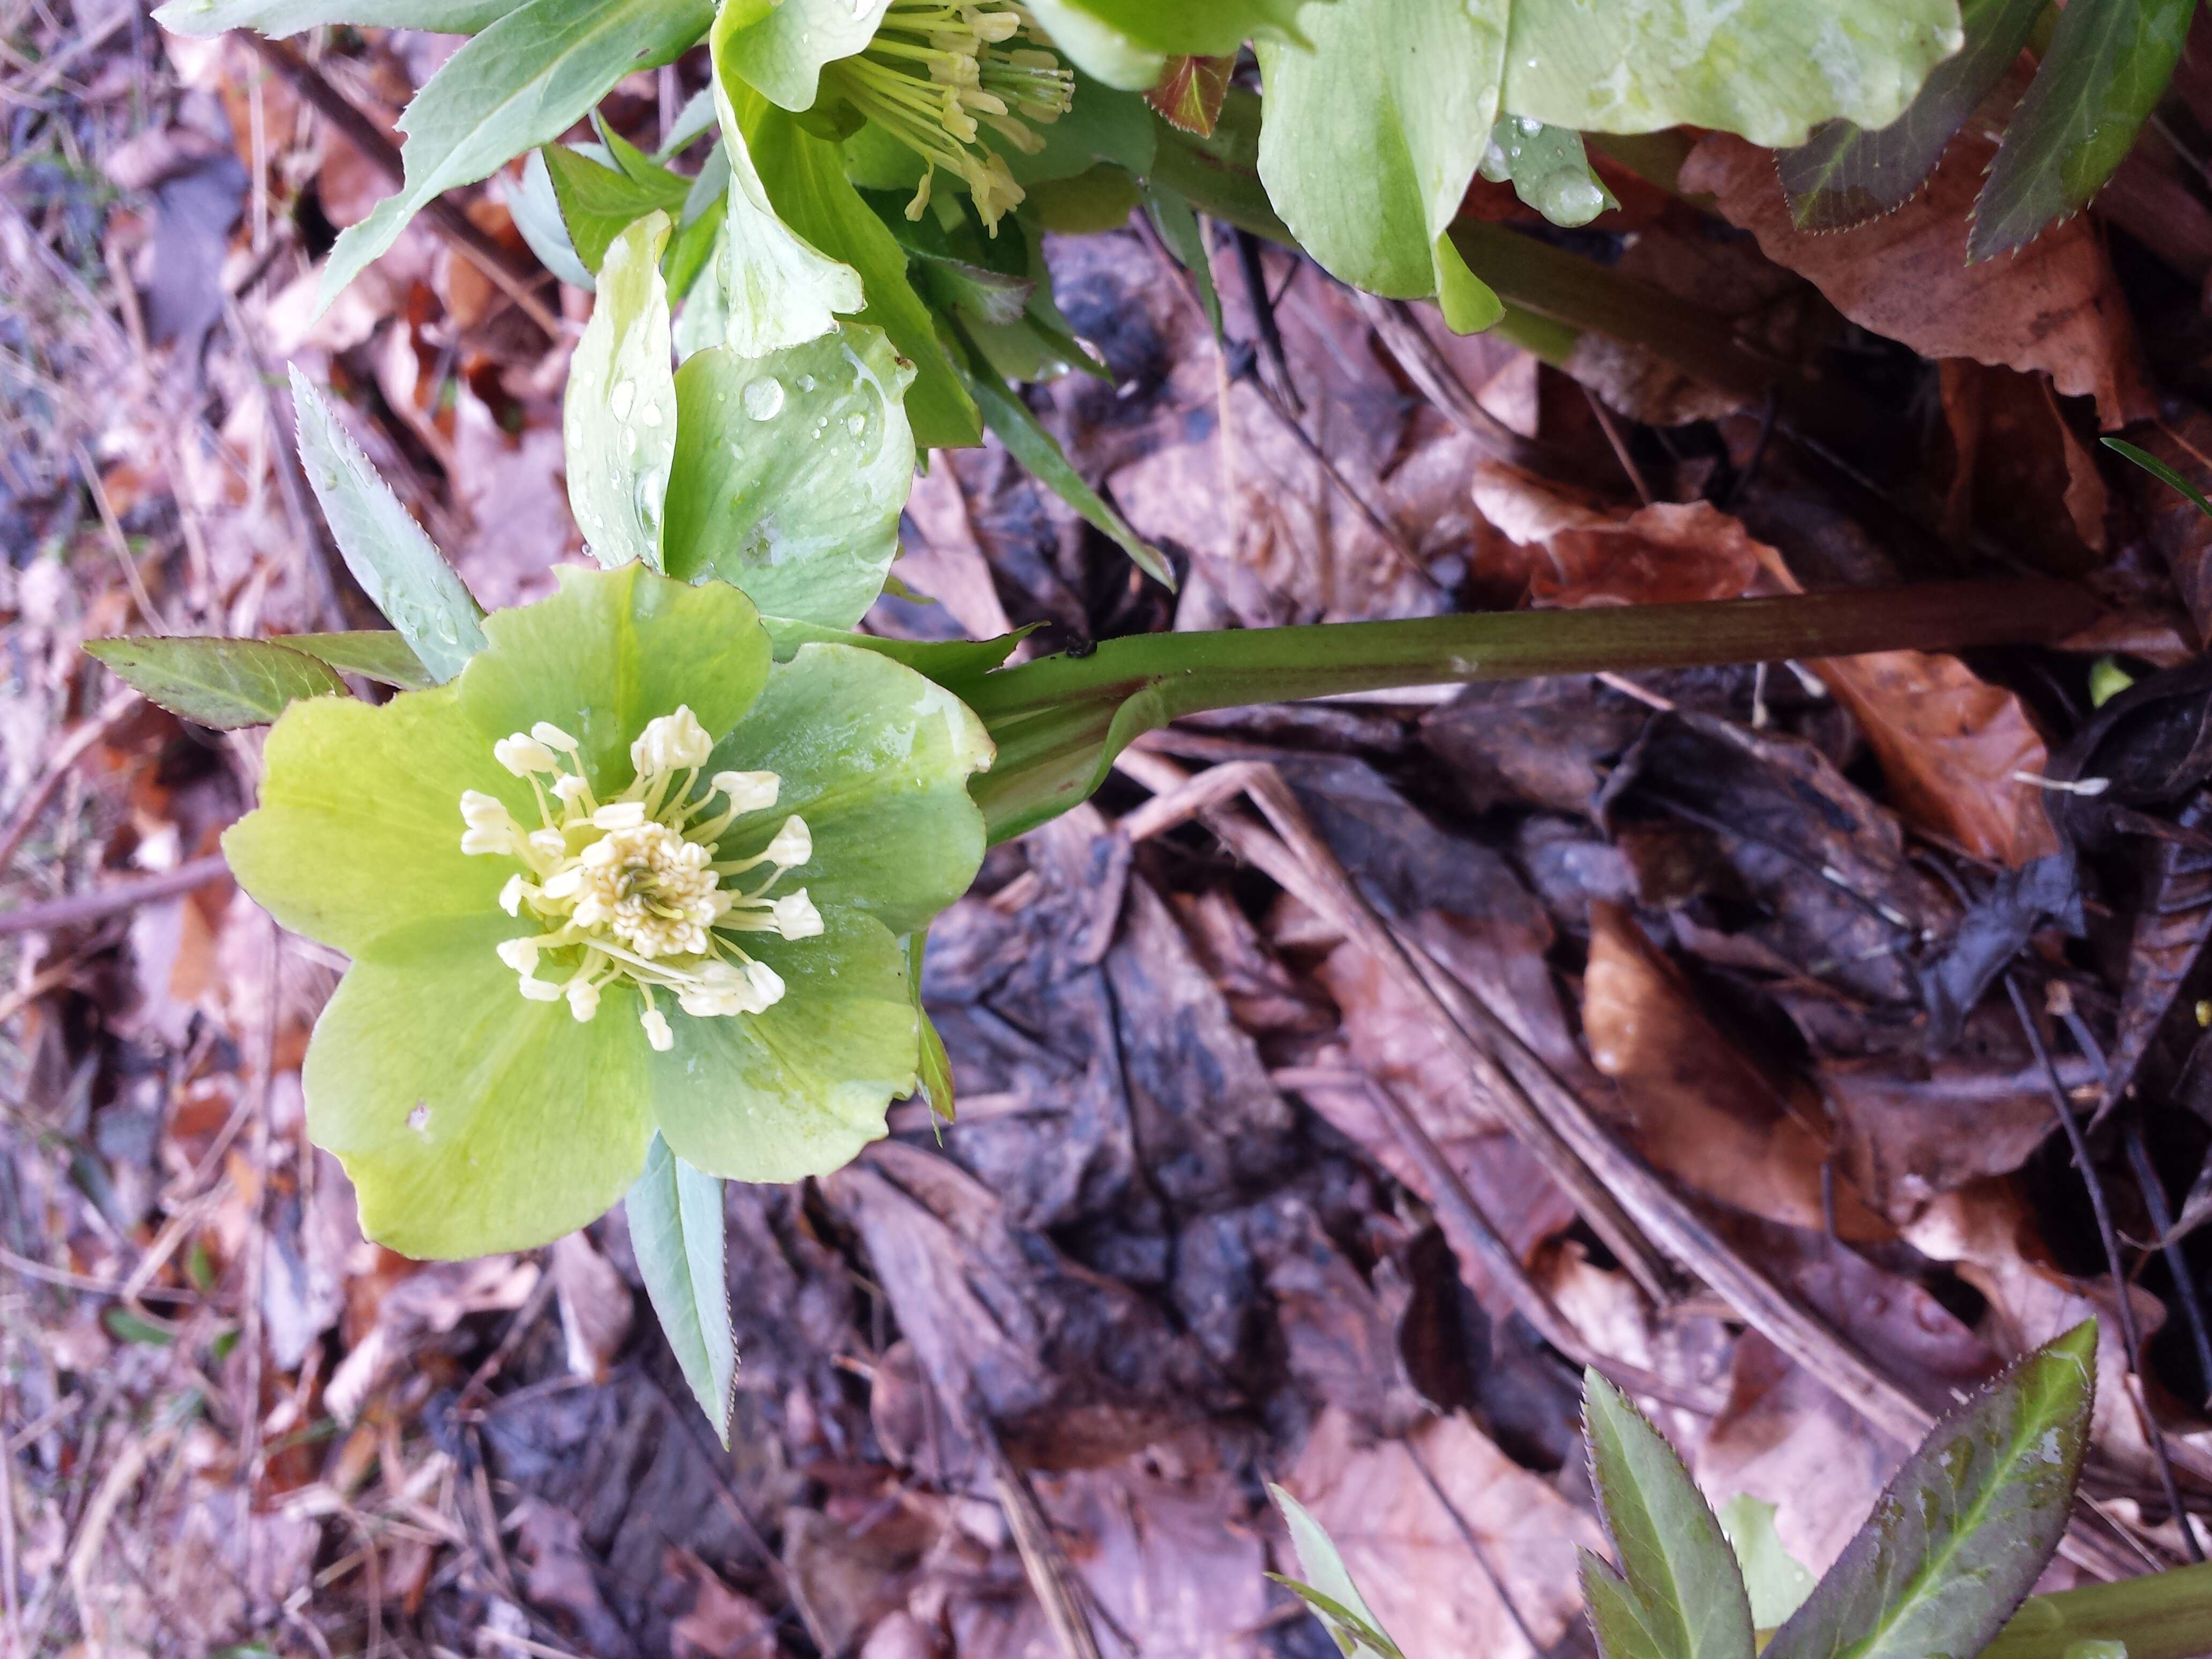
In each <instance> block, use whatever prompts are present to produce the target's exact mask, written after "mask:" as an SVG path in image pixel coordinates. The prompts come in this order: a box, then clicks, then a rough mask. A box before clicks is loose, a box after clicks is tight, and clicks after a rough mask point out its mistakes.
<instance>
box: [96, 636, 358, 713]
mask: <svg viewBox="0 0 2212 1659" xmlns="http://www.w3.org/2000/svg"><path fill="white" fill-rule="evenodd" d="M84 648H85V650H86V651H87V652H88V653H89V654H91V655H93V656H94V657H97V658H99V659H100V661H102V662H103V663H106V665H107V666H108V667H109V668H110V669H112V670H113V671H114V672H115V674H116V676H117V678H119V679H121V680H122V681H123V682H124V683H125V684H128V685H134V686H136V687H137V688H138V690H141V691H143V692H144V693H145V694H146V696H147V697H148V699H149V701H151V702H156V703H159V704H160V705H161V707H162V708H166V709H167V710H168V711H169V712H170V713H171V714H174V715H176V716H178V717H179V719H181V720H190V721H191V722H192V723H193V724H194V725H196V726H213V727H214V728H215V729H216V730H217V731H219V732H229V731H234V730H236V729H237V728H238V727H240V726H266V725H267V724H268V723H269V722H270V721H271V720H275V719H276V717H277V715H279V714H283V712H284V710H285V708H287V707H288V706H289V705H290V704H291V703H293V702H297V701H298V700H299V699H300V698H301V697H328V696H340V697H343V696H348V695H349V693H348V692H347V690H346V684H345V682H344V681H343V680H342V679H340V678H338V677H337V675H336V674H334V673H332V672H331V671H330V669H328V668H327V667H325V666H324V665H323V664H321V663H319V662H318V661H316V660H315V659H314V658H313V657H312V656H307V655H304V654H302V653H300V652H298V651H292V650H288V649H286V648H285V647H283V646H282V645H278V644H276V643H275V642H274V641H269V640H215V639H182V640H165V639H157V638H155V637H153V636H152V635H137V636H136V637H133V638H131V639H117V640H87V641H85V644H84Z"/></svg>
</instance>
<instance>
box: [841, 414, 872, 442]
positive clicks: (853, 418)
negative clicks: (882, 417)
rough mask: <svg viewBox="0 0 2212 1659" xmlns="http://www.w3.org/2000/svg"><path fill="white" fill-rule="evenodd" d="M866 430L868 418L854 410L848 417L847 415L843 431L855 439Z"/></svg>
mask: <svg viewBox="0 0 2212 1659" xmlns="http://www.w3.org/2000/svg"><path fill="white" fill-rule="evenodd" d="M867 429H868V417H867V416H866V415H863V414H862V413H860V410H857V409H856V410H854V411H853V412H852V413H851V414H850V415H848V416H846V417H845V430H846V431H848V432H849V433H851V434H852V435H854V437H855V438H857V437H859V436H860V435H861V434H862V433H863V432H866V430H867Z"/></svg>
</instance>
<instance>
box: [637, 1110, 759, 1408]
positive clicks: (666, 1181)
mask: <svg viewBox="0 0 2212 1659" xmlns="http://www.w3.org/2000/svg"><path fill="white" fill-rule="evenodd" d="M623 1212H624V1213H625V1214H627V1215H628V1217H629V1242H630V1249H631V1251H632V1252H633V1253H634V1254H635V1255H636V1257H637V1270H638V1273H640V1275H641V1276H642V1277H643V1279H644V1280H645V1293H646V1295H647V1297H650V1298H651V1299H652V1302H653V1312H654V1313H655V1314H656V1315H658V1316H659V1319H660V1328H661V1330H662V1331H663V1332H664V1333H665V1334H666V1335H667V1337H668V1346H670V1347H671V1349H673V1350H674V1351H675V1354H676V1363H677V1364H678V1365H680V1366H681V1367H683V1370H684V1381H685V1382H686V1383H690V1385H691V1397H692V1398H693V1399H694V1400H696V1401H698V1402H699V1409H700V1410H701V1411H702V1412H704V1413H707V1420H708V1422H710V1423H712V1424H713V1425H714V1432H715V1434H716V1435H718V1436H720V1438H721V1442H722V1445H723V1447H724V1448H725V1449H727V1448H728V1446H729V1443H730V1389H731V1385H732V1383H734V1382H735V1381H736V1379H737V1370H738V1350H737V1343H736V1341H735V1340H733V1339H732V1336H731V1334H730V1293H729V1287H728V1285H727V1282H726V1278H725V1273H726V1269H725V1267H724V1261H723V1257H724V1253H725V1252H724V1244H723V1215H722V1183H721V1182H719V1181H717V1180H716V1179H715V1178H714V1176H710V1175H702V1174H701V1173H700V1172H699V1171H698V1170H695V1169H693V1168H692V1167H691V1166H690V1164H686V1163H685V1162H684V1160H683V1159H682V1158H678V1157H677V1156H676V1154H675V1153H673V1152H670V1151H669V1150H668V1143H667V1142H666V1141H665V1140H663V1139H661V1138H660V1137H659V1135H657V1134H656V1135H655V1136H653V1145H652V1146H649V1147H647V1149H646V1153H645V1173H644V1174H642V1175H641V1176H638V1178H637V1182H636V1184H635V1186H633V1187H632V1188H630V1189H629V1197H628V1198H626V1199H625V1200H623Z"/></svg>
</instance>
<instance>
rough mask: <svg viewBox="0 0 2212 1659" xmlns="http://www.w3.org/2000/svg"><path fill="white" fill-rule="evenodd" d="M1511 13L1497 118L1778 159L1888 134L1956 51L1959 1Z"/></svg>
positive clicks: (1811, 0)
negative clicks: (1713, 137) (1667, 137)
mask: <svg viewBox="0 0 2212 1659" xmlns="http://www.w3.org/2000/svg"><path fill="white" fill-rule="evenodd" d="M1512 9H1513V16H1512V27H1511V30H1510V34H1509V35H1508V38H1507V42H1506V48H1505V63H1504V76H1505V84H1504V95H1503V96H1504V101H1503V103H1502V105H1501V107H1502V108H1503V110H1504V112H1505V113H1506V114H1509V115H1527V116H1532V117H1534V118H1535V119H1537V120H1539V121H1541V122H1543V123H1544V125H1547V126H1558V127H1571V128H1573V129H1575V130H1576V131H1582V132H1652V131H1657V130H1658V129H1660V128H1662V127H1671V126H1676V125H1685V124H1686V125H1695V126H1705V127H1719V128H1722V129H1723V130H1725V131H1729V132H1740V133H1741V134H1742V135H1743V136H1744V137H1747V138H1748V139H1750V140H1752V142H1753V143H1759V144H1766V145H1769V146H1771V147H1775V148H1780V147H1781V146H1784V145H1787V144H1801V143H1804V142H1805V136H1806V134H1807V132H1808V131H1810V130H1811V128H1813V127H1814V125H1817V124H1819V123H1820V122H1822V121H1826V120H1829V119H1832V118H1836V117H1838V116H1840V117H1841V118H1844V119H1845V120H1847V121H1855V122H1857V124H1858V125H1861V126H1863V127H1881V126H1887V125H1889V123H1890V122H1892V121H1893V120H1895V119H1896V118H1898V116H1899V114H1900V113H1901V112H1903V111H1904V109H1905V106H1906V104H1907V103H1909V102H1910V101H1911V99H1912V96H1913V94H1915V93H1917V91H1919V89H1920V83H1921V82H1923V80H1924V79H1926V78H1927V75H1928V72H1929V70H1931V69H1933V68H1934V67H1935V66H1936V64H1938V63H1941V62H1942V60H1943V59H1944V58H1948V57H1949V56H1950V55H1951V53H1953V52H1956V51H1957V50H1958V49H1959V45H1960V27H1959V7H1958V0H1858V3H1857V4H1854V5H1838V4H1836V3H1834V0H1763V3H1756V4H1745V5H1735V6H1728V7H1716V6H1713V5H1711V3H1709V0H1637V3H1626V0H1621V3H1609V4H1599V5H1593V4H1591V3H1590V0H1512ZM1485 130H1486V131H1487V128H1486V129H1485Z"/></svg>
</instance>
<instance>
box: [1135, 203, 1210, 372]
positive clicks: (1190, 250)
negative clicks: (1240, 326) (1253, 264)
mask: <svg viewBox="0 0 2212 1659" xmlns="http://www.w3.org/2000/svg"><path fill="white" fill-rule="evenodd" d="M1145 211H1146V213H1148V214H1150V215H1151V216H1152V228H1153V229H1155V230H1157V231H1158V232H1159V234H1160V240H1161V242H1162V243H1163V244H1164V245H1165V246H1166V248H1167V251H1168V252H1170V253H1172V254H1174V255H1175V257H1176V264H1180V265H1181V266H1182V268H1183V269H1184V270H1187V271H1188V272H1189V273H1190V274H1191V278H1192V280H1193V281H1194V282H1195V283H1197V284H1198V302H1199V305H1200V307H1202V308H1203V309H1204V310H1205V312H1206V326H1207V327H1208V328H1211V329H1212V331H1213V337H1214V338H1215V339H1216V340H1218V339H1220V338H1221V295H1220V294H1219V292H1218V290H1217V289H1215V288H1214V286H1213V261H1212V259H1211V258H1208V257H1207V256H1206V232H1205V228H1203V227H1202V226H1201V225H1200V223H1199V222H1198V215H1197V214H1196V213H1195V212H1194V211H1193V210H1192V209H1191V205H1190V201H1189V198H1188V197H1185V196H1182V195H1181V194H1179V193H1178V192H1176V191H1172V190H1170V189H1169V188H1168V187H1167V186H1166V185H1160V184H1149V183H1148V184H1146V186H1145Z"/></svg>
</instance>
